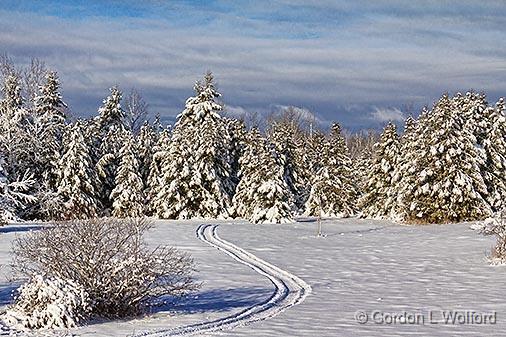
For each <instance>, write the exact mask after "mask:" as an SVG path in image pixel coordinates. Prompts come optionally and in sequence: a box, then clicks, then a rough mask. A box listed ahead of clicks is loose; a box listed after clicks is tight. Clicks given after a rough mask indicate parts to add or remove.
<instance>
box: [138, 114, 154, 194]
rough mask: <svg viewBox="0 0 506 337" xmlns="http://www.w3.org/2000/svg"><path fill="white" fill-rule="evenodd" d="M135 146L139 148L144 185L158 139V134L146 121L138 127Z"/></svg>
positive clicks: (146, 183) (145, 184)
mask: <svg viewBox="0 0 506 337" xmlns="http://www.w3.org/2000/svg"><path fill="white" fill-rule="evenodd" d="M136 141H137V147H138V149H139V167H140V174H141V177H142V182H143V184H144V186H148V179H149V172H150V167H151V162H152V161H153V154H154V151H155V149H154V148H155V146H156V143H157V141H158V135H157V133H156V131H155V130H154V127H153V126H152V125H150V124H149V123H148V122H147V121H146V122H144V124H143V125H142V126H141V127H140V130H139V133H138V135H137V137H136Z"/></svg>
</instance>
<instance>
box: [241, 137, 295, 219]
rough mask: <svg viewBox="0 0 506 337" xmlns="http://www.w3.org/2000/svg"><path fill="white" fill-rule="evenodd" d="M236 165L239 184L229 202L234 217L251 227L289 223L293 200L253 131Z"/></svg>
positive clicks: (273, 159)
mask: <svg viewBox="0 0 506 337" xmlns="http://www.w3.org/2000/svg"><path fill="white" fill-rule="evenodd" d="M239 164H240V167H241V170H240V181H239V184H238V186H237V190H236V194H235V195H234V198H233V204H234V209H235V213H236V215H237V216H240V217H244V218H246V219H248V220H249V221H251V222H252V223H286V222H291V221H292V215H291V209H292V199H293V197H292V196H291V195H290V189H289V188H288V185H287V184H286V181H285V179H284V177H283V168H282V166H281V165H280V164H281V163H280V162H278V161H277V160H276V157H275V154H274V153H273V151H272V150H271V149H270V146H269V144H268V143H267V141H266V140H265V139H264V138H263V137H262V136H261V135H260V133H259V132H258V130H257V129H253V130H251V131H250V132H249V133H248V134H247V136H246V144H245V149H244V152H243V155H242V156H241V158H240V160H239Z"/></svg>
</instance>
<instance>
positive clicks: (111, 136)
mask: <svg viewBox="0 0 506 337" xmlns="http://www.w3.org/2000/svg"><path fill="white" fill-rule="evenodd" d="M130 135H131V133H130V131H128V130H126V128H124V127H113V128H110V129H109V131H108V132H107V134H106V135H105V137H104V138H103V139H102V143H101V146H100V149H99V153H100V154H101V155H102V156H101V157H100V159H99V160H98V162H97V164H96V168H97V172H98V177H99V179H100V184H101V188H100V190H99V196H100V202H101V204H102V206H103V207H104V208H105V209H106V210H109V209H110V208H111V207H112V200H111V198H110V196H111V192H112V190H113V189H114V186H115V178H116V172H117V170H118V167H119V163H120V159H121V158H120V157H119V156H118V154H119V153H120V151H121V148H122V147H123V144H124V143H125V140H126V139H128V138H129V137H130Z"/></svg>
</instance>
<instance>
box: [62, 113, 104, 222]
mask: <svg viewBox="0 0 506 337" xmlns="http://www.w3.org/2000/svg"><path fill="white" fill-rule="evenodd" d="M63 149H64V153H63V156H62V157H61V159H60V162H59V167H60V171H59V175H58V178H59V180H58V184H57V188H58V195H59V197H60V198H61V199H62V201H63V205H62V206H63V209H62V218H63V219H82V218H92V217H96V216H97V215H98V212H99V201H98V198H97V197H98V195H97V191H96V187H95V183H96V181H97V175H96V171H95V168H94V166H93V163H92V159H91V156H90V149H89V146H88V144H87V143H86V141H85V139H84V136H83V127H82V124H81V122H80V121H77V122H75V123H74V124H73V125H71V126H69V130H68V132H67V133H66V134H65V136H64V141H63Z"/></svg>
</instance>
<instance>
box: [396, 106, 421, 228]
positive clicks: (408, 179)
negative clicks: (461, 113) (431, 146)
mask: <svg viewBox="0 0 506 337" xmlns="http://www.w3.org/2000/svg"><path fill="white" fill-rule="evenodd" d="M425 113H426V110H425V109H424V110H422V117H421V118H422V119H423V118H424V117H423V116H424V114H425ZM420 141H421V139H420V136H419V134H418V121H417V120H415V119H414V118H413V117H411V116H408V118H406V122H405V124H404V133H403V134H402V137H401V138H400V151H399V157H398V163H397V165H396V167H395V170H394V174H393V179H392V185H393V188H394V189H395V191H396V192H397V198H396V205H395V214H396V215H398V217H399V218H402V217H403V213H404V209H405V208H406V207H407V206H406V205H404V204H403V203H402V201H403V200H402V196H403V194H404V193H411V192H410V191H411V190H413V189H414V188H415V184H416V183H417V178H416V172H417V170H416V167H418V165H420V160H419V159H420V158H418V156H419V149H420V147H421V145H420V143H419V142H420Z"/></svg>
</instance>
